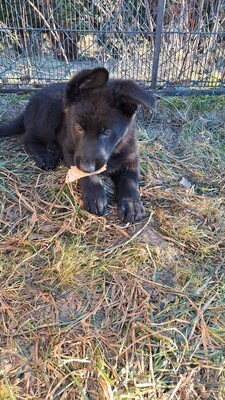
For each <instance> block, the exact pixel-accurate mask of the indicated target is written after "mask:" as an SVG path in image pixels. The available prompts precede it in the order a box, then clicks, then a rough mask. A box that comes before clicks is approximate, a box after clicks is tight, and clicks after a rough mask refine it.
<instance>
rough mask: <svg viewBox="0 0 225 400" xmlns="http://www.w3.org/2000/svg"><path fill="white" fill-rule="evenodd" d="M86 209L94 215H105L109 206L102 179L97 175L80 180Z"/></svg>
mask: <svg viewBox="0 0 225 400" xmlns="http://www.w3.org/2000/svg"><path fill="white" fill-rule="evenodd" d="M79 184H80V188H81V192H82V196H83V202H84V208H85V210H87V211H89V212H90V213H92V214H96V215H103V214H104V213H105V210H106V206H107V198H106V193H105V189H104V187H103V186H102V183H101V178H100V177H99V176H97V175H92V176H87V177H85V178H82V179H80V180H79Z"/></svg>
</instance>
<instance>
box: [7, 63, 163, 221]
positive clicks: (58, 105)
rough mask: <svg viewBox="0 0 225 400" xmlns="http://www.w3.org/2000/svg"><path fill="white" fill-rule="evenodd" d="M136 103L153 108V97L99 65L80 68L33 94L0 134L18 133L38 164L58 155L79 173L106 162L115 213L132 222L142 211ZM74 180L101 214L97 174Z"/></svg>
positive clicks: (102, 198) (91, 208) (90, 205)
mask: <svg viewBox="0 0 225 400" xmlns="http://www.w3.org/2000/svg"><path fill="white" fill-rule="evenodd" d="M138 104H142V105H144V106H146V107H148V108H151V109H154V107H155V99H154V96H153V95H152V94H151V93H149V92H146V91H144V90H143V89H142V88H141V87H139V86H138V85H137V84H136V83H135V82H133V81H131V80H122V79H121V80H109V76H108V71H107V70H106V69H105V68H96V69H92V70H84V71H81V72H79V73H78V74H77V75H75V76H74V77H73V78H72V79H71V80H70V81H69V82H68V83H67V84H64V83H56V84H53V85H50V86H48V87H46V88H44V89H41V90H40V91H39V92H37V93H36V94H34V96H33V97H32V98H31V100H30V101H29V103H28V105H27V107H26V109H25V111H24V112H23V114H22V115H20V116H19V117H18V118H17V119H15V120H14V121H12V122H10V123H9V124H7V125H1V126H0V136H12V135H21V134H23V142H24V145H25V147H26V149H27V151H28V152H29V153H30V154H32V156H33V157H34V159H35V161H36V163H37V165H38V166H39V167H40V168H43V169H51V168H54V167H55V166H56V164H57V162H58V161H59V160H60V159H63V160H64V162H65V164H66V166H67V167H71V166H72V165H76V166H77V167H78V168H79V169H81V170H82V171H85V172H93V171H96V170H98V169H100V168H101V167H102V166H103V165H104V164H107V171H106V173H107V174H108V175H110V176H111V178H112V179H113V181H114V182H115V185H116V191H117V197H118V203H119V215H120V218H121V219H122V220H123V221H126V222H132V221H136V220H139V219H141V217H142V216H143V214H144V208H143V205H142V202H141V200H140V196H139V193H138V183H139V179H138V176H139V173H138V150H137V139H136V134H135V126H134V115H135V111H136V109H137V105H138ZM79 184H80V187H81V191H82V195H83V201H84V207H85V209H86V210H88V211H90V212H91V213H94V214H97V215H103V214H104V212H105V209H106V205H107V200H106V194H105V190H104V188H103V186H102V183H101V178H100V176H99V175H92V176H88V177H85V178H82V179H80V180H79Z"/></svg>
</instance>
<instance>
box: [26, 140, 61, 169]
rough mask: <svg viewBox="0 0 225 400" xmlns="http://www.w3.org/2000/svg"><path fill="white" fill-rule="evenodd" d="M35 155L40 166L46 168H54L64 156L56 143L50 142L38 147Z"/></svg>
mask: <svg viewBox="0 0 225 400" xmlns="http://www.w3.org/2000/svg"><path fill="white" fill-rule="evenodd" d="M33 155H34V158H35V161H36V163H37V165H38V166H39V168H41V169H44V170H49V169H54V168H55V167H56V165H57V164H58V162H59V160H60V158H61V157H62V154H61V150H60V148H59V146H58V145H57V144H55V143H49V144H48V146H47V147H44V146H43V147H42V146H39V147H37V148H36V149H35V152H34V153H33Z"/></svg>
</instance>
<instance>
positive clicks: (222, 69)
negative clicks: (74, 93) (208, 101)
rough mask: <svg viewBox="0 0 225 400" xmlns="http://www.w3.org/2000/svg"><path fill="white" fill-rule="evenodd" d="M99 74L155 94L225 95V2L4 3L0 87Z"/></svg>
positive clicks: (47, 0) (96, 0) (99, 0)
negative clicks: (91, 71) (87, 71)
mask: <svg viewBox="0 0 225 400" xmlns="http://www.w3.org/2000/svg"><path fill="white" fill-rule="evenodd" d="M160 13H161V15H162V18H161V20H160V18H157V17H159V15H160ZM157 40H158V42H157ZM157 43H158V45H157ZM153 61H154V62H153ZM96 66H105V67H106V68H107V69H108V70H109V71H110V73H111V76H114V77H120V78H132V79H135V80H137V81H139V82H140V83H142V84H143V85H145V86H147V87H150V86H152V87H153V88H157V89H164V90H165V89H168V90H171V89H172V90H176V91H182V90H185V89H211V90H215V89H224V90H225V0H176V1H174V0H167V1H166V0H123V1H122V0H114V1H113V2H112V1H108V0H103V1H102V0H78V1H72V0H59V1H56V0H2V1H1V4H0V87H2V88H8V87H25V88H26V87H30V86H32V87H35V86H42V85H44V84H46V83H50V82H53V81H58V80H60V81H63V80H67V79H68V78H69V77H70V76H71V75H72V74H73V73H75V72H76V71H78V70H80V69H82V68H94V67H96Z"/></svg>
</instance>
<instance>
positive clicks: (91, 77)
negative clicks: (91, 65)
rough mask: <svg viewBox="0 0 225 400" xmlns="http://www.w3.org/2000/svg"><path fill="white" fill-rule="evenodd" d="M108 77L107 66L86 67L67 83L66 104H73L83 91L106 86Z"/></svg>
mask: <svg viewBox="0 0 225 400" xmlns="http://www.w3.org/2000/svg"><path fill="white" fill-rule="evenodd" d="M108 79H109V73H108V71H107V69H105V68H95V69H86V70H83V71H81V72H79V73H78V74H77V75H75V76H74V77H73V78H72V79H71V80H70V81H69V82H68V83H67V85H66V90H65V103H66V105H69V104H71V103H72V102H73V101H74V100H75V99H76V97H77V96H78V95H79V94H81V93H82V92H84V91H86V90H93V89H97V88H99V87H102V86H104V85H105V84H106V82H107V81H108Z"/></svg>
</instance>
